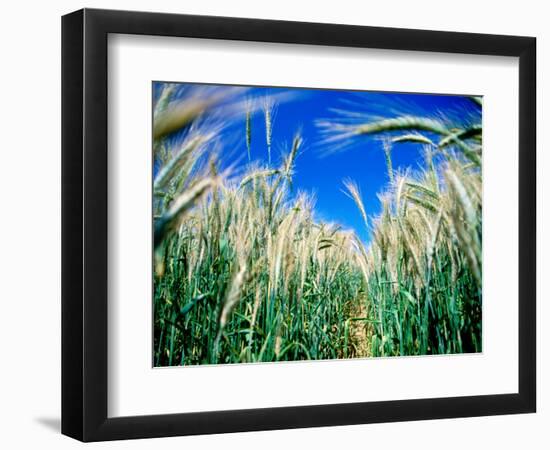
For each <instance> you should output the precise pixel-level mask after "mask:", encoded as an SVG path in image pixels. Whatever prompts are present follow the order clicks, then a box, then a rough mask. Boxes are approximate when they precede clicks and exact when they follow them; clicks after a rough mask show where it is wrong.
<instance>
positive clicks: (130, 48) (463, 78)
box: [108, 35, 519, 417]
mask: <svg viewBox="0 0 550 450" xmlns="http://www.w3.org/2000/svg"><path fill="white" fill-rule="evenodd" d="M109 49H110V50H109V67H110V70H109V85H108V91H109V92H110V94H109V164H108V165H109V194H110V196H109V239H110V244H109V251H110V253H109V256H110V257H109V286H110V288H109V302H108V303H109V333H108V334H109V389H110V391H109V407H108V413H109V416H111V417H115V416H134V415H142V414H166V413H177V412H193V411H213V410H222V409H226V410H227V409H245V408H266V407H270V406H271V407H275V406H290V405H311V404H330V403H332V404H334V403H349V402H361V401H380V400H399V399H409V398H429V397H432V398H433V397H454V396H464V395H481V394H503V393H512V392H517V387H518V378H517V370H518V369H517V323H518V316H517V297H516V296H515V295H510V294H511V293H513V292H517V271H518V267H517V262H516V263H513V261H517V248H518V245H517V235H518V229H517V217H518V216H517V214H518V211H517V196H518V193H517V164H518V163H517V161H518V151H517V141H518V134H517V133H518V125H517V124H518V116H517V105H518V73H519V72H518V61H517V58H509V57H482V56H469V55H445V54H435V53H418V52H416V53H414V52H395V51H393V52H387V51H382V50H372V49H342V48H332V49H331V48H326V47H319V46H305V45H300V46H296V45H288V44H286V45H284V44H265V43H248V42H247V43H240V42H219V41H210V40H209V41H205V40H201V39H181V38H160V37H156V38H151V37H150V36H137V37H136V36H120V35H119V36H112V37H110V40H109ZM220 66H221V67H224V70H223V73H220V71H219V70H217V69H218V67H220ZM289 67H292V70H288V68H289ZM333 67H338V68H339V69H340V70H337V71H334V70H333V69H331V68H333ZM457 67H459V68H460V70H457ZM403 73H407V77H406V78H404V77H403V76H402V74H403ZM182 77H185V80H186V81H194V82H213V83H216V82H217V83H220V82H225V83H241V84H252V85H254V84H261V83H263V84H267V85H279V86H290V85H294V86H309V87H331V88H340V89H358V88H366V87H368V88H369V89H371V90H384V91H398V90H401V91H405V92H438V93H448V94H451V93H454V94H459V93H462V94H464V93H469V94H471V93H480V94H483V131H484V132H483V160H484V161H483V203H484V208H483V214H484V219H483V253H484V258H483V317H484V319H483V354H475V355H453V356H438V357H414V358H370V359H363V360H348V361H323V362H320V361H317V362H301V363H297V362H295V363H284V364H240V365H225V366H202V367H185V368H181V367H180V368H165V369H155V370H151V353H150V351H151V350H150V349H151V342H152V340H153V337H152V333H151V331H152V329H151V323H152V321H153V318H152V315H151V291H152V286H151V284H152V274H151V263H150V262H151V260H152V255H151V248H152V242H151V239H152V238H151V236H152V229H151V220H150V217H151V214H152V212H151V204H152V200H151V183H152V181H151V173H152V168H151V145H150V143H151V102H150V97H151V80H158V79H163V80H181V79H182ZM305 151H315V150H312V149H311V148H309V149H308V148H306V150H305ZM327 163H329V161H328V160H327ZM502 180H506V183H503V182H502ZM503 242H506V245H502V243H503ZM505 261H508V262H507V263H504V264H503V262H505ZM503 279H505V280H507V283H502V280H503ZM129 317H131V320H128V318H129ZM404 373H406V374H407V376H406V377H403V374H404ZM220 380H223V382H220ZM338 380H345V383H342V382H339V381H338ZM189 386H197V387H199V386H207V389H208V395H204V392H203V390H202V389H199V388H197V389H189V388H188V387H189ZM228 386H230V388H229V389H228V388H227V387H228ZM266 386H269V388H267V389H266ZM243 393H247V394H246V395H243Z"/></svg>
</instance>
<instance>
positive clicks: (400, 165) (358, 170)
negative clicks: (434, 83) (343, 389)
mask: <svg viewBox="0 0 550 450" xmlns="http://www.w3.org/2000/svg"><path fill="white" fill-rule="evenodd" d="M159 86H160V83H157V84H156V85H155V91H154V92H157V93H158V87H159ZM192 86H195V87H196V85H192ZM183 89H185V86H184V87H183ZM246 96H247V97H248V98H258V99H261V98H265V97H266V96H273V97H274V98H282V99H283V100H282V101H280V102H277V104H276V115H275V119H274V125H273V136H272V137H273V144H272V162H273V163H274V164H278V163H279V162H280V155H281V150H283V149H284V148H285V146H286V147H289V146H290V143H291V141H292V138H293V136H294V134H295V133H296V132H297V131H298V130H300V132H301V135H302V137H303V139H304V142H305V145H304V146H303V148H302V151H301V153H300V154H299V156H298V158H297V159H296V164H295V175H294V179H293V184H294V186H293V188H294V190H295V191H296V190H303V191H307V192H309V193H312V194H314V195H315V198H316V202H315V205H316V208H315V210H316V216H317V217H318V218H319V219H322V220H325V221H331V222H338V223H340V224H342V225H343V226H344V228H353V229H354V230H355V231H356V232H357V233H358V235H359V236H360V237H361V238H362V239H363V240H364V241H365V242H368V241H369V240H370V237H369V232H368V230H366V229H365V226H364V224H363V222H362V219H361V216H360V214H359V211H358V210H357V207H356V206H355V204H354V203H353V201H352V200H351V199H350V198H349V197H348V196H347V195H346V194H345V193H344V192H343V191H342V190H343V181H344V180H346V179H351V180H353V181H355V182H356V183H357V185H358V186H359V188H360V190H361V194H362V198H363V201H364V204H365V208H366V210H367V214H368V215H369V216H371V217H372V216H375V215H377V214H378V213H379V212H380V202H379V200H378V197H377V194H378V193H380V192H383V191H384V190H385V189H386V188H387V184H388V174H387V169H386V161H385V157H384V152H383V149H382V143H381V142H380V139H379V138H376V137H360V138H354V139H353V141H352V142H350V144H352V145H348V146H346V147H345V148H344V149H341V150H339V151H329V152H327V144H325V143H323V141H324V137H325V135H323V134H322V132H321V130H320V128H319V126H318V125H317V123H318V121H319V120H320V119H328V120H331V119H338V118H339V117H340V118H341V116H340V115H339V113H338V112H337V111H335V110H346V111H351V112H353V113H359V114H360V116H361V117H360V118H357V119H353V120H356V121H358V122H368V120H369V119H372V118H390V117H396V116H399V115H418V116H424V117H432V118H433V117H439V116H444V117H447V118H450V119H452V120H455V121H457V122H463V121H467V120H468V118H472V117H474V118H475V116H476V115H478V114H479V113H480V112H479V110H478V109H477V108H476V107H475V106H474V104H473V103H472V102H471V100H469V99H468V98H467V97H462V96H451V95H431V94H430V95H428V94H405V93H380V92H351V91H341V90H324V89H322V90H321V89H301V88H298V89H290V88H263V87H254V88H251V89H249V90H247V91H246ZM244 130H245V119H244V114H243V116H242V117H236V118H234V120H233V123H232V125H231V126H230V127H227V128H225V129H224V131H223V133H225V134H226V136H223V137H225V138H226V139H224V141H225V142H229V143H231V144H230V145H229V146H228V148H224V149H223V152H222V164H224V165H229V164H236V165H237V167H240V166H244V165H246V164H248V158H247V157H246V154H247V150H246V143H245V139H244V136H245V132H244ZM267 155H268V152H267V145H266V141H265V125H264V117H263V113H262V111H261V109H260V110H258V111H256V112H255V113H254V114H253V116H252V146H251V159H252V161H255V162H258V163H260V164H263V165H265V164H267ZM422 162H423V158H422V147H421V145H419V144H398V145H395V146H394V148H393V152H392V163H393V167H394V170H405V169H407V168H411V169H413V170H414V169H418V168H419V167H420V166H421V165H422Z"/></svg>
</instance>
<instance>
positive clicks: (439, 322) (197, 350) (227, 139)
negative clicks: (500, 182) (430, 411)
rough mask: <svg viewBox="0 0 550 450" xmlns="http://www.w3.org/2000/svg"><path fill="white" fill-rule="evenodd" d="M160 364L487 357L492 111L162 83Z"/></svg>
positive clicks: (156, 162) (369, 94)
mask: <svg viewBox="0 0 550 450" xmlns="http://www.w3.org/2000/svg"><path fill="white" fill-rule="evenodd" d="M152 111H153V112H152V140H153V142H152V152H153V153H152V158H153V186H152V193H153V205H152V213H153V217H152V220H153V233H154V237H153V247H154V249H153V321H154V323H153V324H152V326H153V335H154V342H153V343H152V359H153V366H154V367H169V366H190V365H203V364H231V363H267V362H283V361H287V362H288V361H307V360H336V359H348V358H374V357H405V356H423V355H441V354H461V353H476V352H481V351H482V98H481V97H479V96H475V95H445V94H444V93H440V94H414V93H397V92H373V91H347V90H333V89H310V88H298V87H284V88H283V87H264V86H231V85H212V84H197V83H184V82H156V81H155V82H153V83H152Z"/></svg>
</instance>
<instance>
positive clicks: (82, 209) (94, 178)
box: [62, 9, 536, 441]
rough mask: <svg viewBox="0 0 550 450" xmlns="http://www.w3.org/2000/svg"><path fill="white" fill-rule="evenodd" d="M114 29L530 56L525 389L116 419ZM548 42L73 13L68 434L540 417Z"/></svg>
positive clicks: (522, 143) (65, 384)
mask: <svg viewBox="0 0 550 450" xmlns="http://www.w3.org/2000/svg"><path fill="white" fill-rule="evenodd" d="M109 33H122V34H137V35H151V36H178V37H193V38H209V39H222V40H239V41H259V42H279V43H291V44H311V45H325V46H342V47H368V48H377V49H390V50H414V51H428V52H444V53H465V54H477V55H502V56H515V57H518V58H519V105H518V108H519V142H518V152H519V167H518V171H519V261H518V263H519V291H518V305H519V321H518V330H519V378H518V379H519V386H518V392H517V393H512V394H499V395H480V396H468V397H451V398H430V399H418V400H400V401H377V402H367V403H346V404H336V405H311V406H296V407H294V406H289V407H277V408H263V409H247V410H233V411H212V412H198V413H182V414H166V415H145V416H134V417H117V418H109V417H108V416H107V399H108V397H107V396H108V383H107V365H108V359H107V342H108V341H107V317H108V312H107V245H108V244H107V193H108V185H107V99H108V92H107V36H108V34H109ZM535 91H536V39H535V38H533V37H517V36H502V35H501V36H497V35H487V34H471V33H457V32H440V31H421V30H409V29H393V28H377V27H363V26H349V25H332V24H319V23H300V22H285V21H272V20H257V19H243V18H226V17H207V16H190V15H172V14H157V13H144V12H127V11H108V10H94V9H84V10H80V11H76V12H74V13H71V14H68V15H66V16H64V17H63V18H62V433H63V434H66V435H68V436H71V437H73V438H76V439H79V440H82V441H101V440H113V439H131V438H149V437H161V436H177V435H191V434H211V433H226V432H238V431H254V430H274V429H282V428H299V427H319V426H329V425H348V424H362V423H377V422H396V421H406V420H425V419H438V418H453V417H467V416H487V415H497V414H514V413H530V412H535V409H536V338H535V337H536V320H535V317H536V270H535V269H536V105H535V100H536V98H535Z"/></svg>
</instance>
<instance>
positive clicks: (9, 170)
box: [0, 0, 550, 449]
mask: <svg viewBox="0 0 550 450" xmlns="http://www.w3.org/2000/svg"><path fill="white" fill-rule="evenodd" d="M542 5H544V2H535V1H522V2H510V3H509V4H508V3H507V2H498V3H497V2H494V3H493V4H492V5H491V4H489V2H487V4H484V3H482V2H479V1H476V2H474V1H469V0H464V1H462V2H460V3H456V4H453V6H452V8H450V7H448V8H443V7H442V4H441V3H440V2H436V1H417V2H407V1H399V0H394V1H393V2H391V3H388V2H369V4H368V5H367V4H366V3H363V2H352V1H345V0H339V1H338V2H326V3H324V2H315V3H314V4H313V3H311V4H307V3H306V2H303V4H300V3H298V2H296V1H283V0H280V1H278V2H257V1H256V2H253V1H250V2H245V1H239V0H233V1H231V2H224V1H221V0H220V1H216V2H215V1H209V0H203V1H201V2H196V3H193V4H187V3H184V2H181V1H172V2H168V1H161V0H158V1H156V2H155V3H154V4H153V3H152V2H145V1H140V0H133V1H111V2H98V1H92V0H90V1H88V2H87V3H85V4H83V3H80V2H68V1H66V2H56V3H46V2H44V4H42V3H40V2H33V3H31V2H17V3H9V6H7V5H5V6H4V9H3V11H2V15H1V17H0V30H1V31H0V32H1V33H2V39H1V40H0V43H1V44H0V45H1V46H2V52H1V53H0V55H2V70H1V71H0V76H1V77H2V85H1V86H2V97H1V98H2V108H1V109H0V114H2V120H1V122H0V123H1V124H2V127H1V130H2V141H1V142H2V146H1V147H2V150H1V157H2V166H1V167H2V169H3V170H2V176H1V177H0V183H2V186H1V188H2V189H0V192H1V195H2V207H3V208H2V211H3V215H2V219H3V220H2V221H1V225H0V226H1V227H2V233H1V234H0V236H2V237H1V239H2V242H1V246H0V248H1V249H2V259H1V263H0V264H2V267H1V270H0V273H1V277H2V278H1V281H2V282H1V284H0V286H1V294H0V301H2V306H3V308H2V313H1V315H0V342H1V345H2V369H3V370H2V372H0V373H1V375H0V377H1V383H0V405H1V406H0V408H1V409H0V411H1V412H0V414H1V417H0V423H1V424H2V426H1V428H2V433H1V434H0V443H1V444H2V445H3V447H5V448H29V447H30V448H33V447H39V446H40V447H41V448H44V447H45V448H73V447H76V446H79V445H80V444H78V443H77V442H75V441H72V440H70V439H68V438H65V437H62V436H60V435H59V434H58V428H59V415H60V411H59V397H60V386H59V379H60V349H59V343H60V248H59V247H60V191H61V187H60V18H59V16H60V15H61V14H63V13H67V12H69V11H72V10H74V9H77V8H79V7H81V6H92V7H111V8H119V9H142V10H151V9H155V10H157V11H167V12H181V13H185V12H186V13H195V14H212V15H226V16H249V17H261V18H277V19H288V20H308V21H319V22H337V23H338V22H339V23H355V24H361V25H379V26H398V27H416V28H424V29H441V30H460V31H474V32H488V33H489V32H492V33H502V34H524V35H535V36H537V37H538V38H539V41H538V58H539V59H538V67H539V72H538V74H539V78H538V83H539V90H538V93H539V97H538V111H539V115H538V123H539V134H538V138H539V141H538V148H539V169H538V172H539V199H538V211H539V230H543V229H544V228H546V229H548V227H549V226H550V223H549V221H550V217H548V214H547V209H546V208H543V198H547V197H548V194H549V192H548V189H549V186H550V184H549V183H548V182H544V181H543V180H542V173H543V171H544V169H547V170H546V172H547V171H548V169H550V167H549V165H550V160H549V157H548V155H547V154H544V153H543V152H542V149H543V147H544V144H545V143H548V142H549V138H550V136H549V132H548V131H547V130H544V129H543V124H544V123H545V116H544V115H543V108H544V106H548V105H550V98H549V94H548V92H549V91H548V82H549V81H548V75H547V74H548V71H549V70H550V30H548V28H547V20H545V17H547V16H548V12H547V11H543V6H542ZM543 74H544V76H543ZM546 122H547V120H546ZM548 239H549V238H548V235H546V236H543V235H541V234H539V246H538V247H539V255H540V256H539V267H538V274H539V279H540V282H539V285H538V288H539V309H538V314H539V318H538V324H539V327H538V330H539V331H538V337H539V347H538V361H539V365H538V367H539V397H538V398H539V407H538V410H539V412H538V413H537V414H536V415H523V416H506V417H489V418H470V419H459V420H457V419H453V420H444V421H427V422H410V423H402V424H380V425H363V426H352V427H337V428H322V429H305V430H291V431H277V432H261V433H241V434H234V435H225V436H200V437H187V438H171V439H163V440H157V441H155V442H152V441H147V440H144V441H134V442H120V443H107V444H97V445H96V446H95V447H100V448H107V447H109V448H110V447H111V446H112V447H115V448H150V447H151V446H152V445H156V446H165V447H166V448H181V446H184V445H186V446H189V447H193V448H220V447H221V446H223V447H224V448H225V449H230V448H239V449H244V448H258V447H261V448H278V449H280V448H281V447H284V446H288V447H290V448H295V447H298V446H301V445H308V446H309V445H310V446H314V447H317V448H334V447H337V446H338V447H340V446H345V445H363V446H373V447H375V448H376V447H381V446H384V447H386V448H396V447H405V446H406V447H407V448H411V449H412V448H422V449H431V448H434V449H436V448H437V449H439V448H441V447H442V446H445V448H447V449H454V448H456V449H459V448H460V449H463V448H482V447H488V448H519V447H526V448H548V445H549V442H550V437H549V431H548V423H549V421H550V395H549V392H550V391H549V389H548V388H547V385H545V384H544V379H545V378H546V379H547V378H548V376H549V362H550V357H549V354H548V350H547V345H548V341H549V338H550V331H548V330H549V328H548V327H546V328H545V329H542V325H543V324H544V323H546V322H548V319H550V317H549V313H548V312H549V309H548V306H547V305H545V304H543V301H544V297H545V296H547V292H548V274H547V269H548V264H547V259H546V258H544V257H543V254H544V253H545V251H549V250H550V247H549V245H548ZM503 282H505V280H503ZM545 294H546V295H545ZM540 381H541V382H540Z"/></svg>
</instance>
